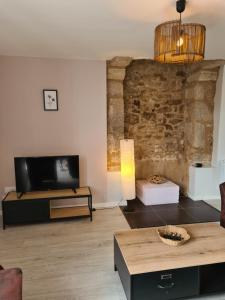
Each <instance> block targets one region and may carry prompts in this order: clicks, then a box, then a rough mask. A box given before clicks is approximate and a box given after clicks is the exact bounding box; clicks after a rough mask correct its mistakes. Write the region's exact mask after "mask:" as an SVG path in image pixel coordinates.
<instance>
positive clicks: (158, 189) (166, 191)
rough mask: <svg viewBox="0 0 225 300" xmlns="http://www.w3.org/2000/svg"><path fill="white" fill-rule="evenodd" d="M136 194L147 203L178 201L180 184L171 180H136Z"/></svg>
mask: <svg viewBox="0 0 225 300" xmlns="http://www.w3.org/2000/svg"><path fill="white" fill-rule="evenodd" d="M136 195H137V197H138V198H139V199H140V200H141V201H142V202H143V203H144V204H145V205H156V204H169V203H178V201H179V186H178V185H176V184H175V183H173V182H171V181H167V182H166V183H162V184H154V183H150V182H149V181H147V180H137V181H136Z"/></svg>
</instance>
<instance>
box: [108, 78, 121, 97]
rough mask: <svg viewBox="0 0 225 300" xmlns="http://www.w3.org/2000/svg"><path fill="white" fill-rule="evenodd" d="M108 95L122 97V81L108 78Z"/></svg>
mask: <svg viewBox="0 0 225 300" xmlns="http://www.w3.org/2000/svg"><path fill="white" fill-rule="evenodd" d="M107 94H108V97H111V98H112V97H114V98H118V97H120V98H122V97H123V82H122V81H116V80H108V84H107Z"/></svg>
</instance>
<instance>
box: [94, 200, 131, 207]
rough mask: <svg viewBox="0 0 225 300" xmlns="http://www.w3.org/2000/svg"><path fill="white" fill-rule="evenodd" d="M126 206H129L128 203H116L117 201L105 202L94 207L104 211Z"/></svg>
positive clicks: (95, 204)
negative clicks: (104, 209)
mask: <svg viewBox="0 0 225 300" xmlns="http://www.w3.org/2000/svg"><path fill="white" fill-rule="evenodd" d="M120 205H121V206H125V205H127V203H126V201H120V202H116V201H114V202H113V201H112V202H103V203H93V207H94V208H95V209H103V208H114V207H117V206H120Z"/></svg>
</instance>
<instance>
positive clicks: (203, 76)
mask: <svg viewBox="0 0 225 300" xmlns="http://www.w3.org/2000/svg"><path fill="white" fill-rule="evenodd" d="M217 77H218V72H215V71H210V70H200V71H197V72H195V73H193V74H191V75H190V76H188V78H187V82H189V83H190V82H193V81H198V82H199V81H216V80H217Z"/></svg>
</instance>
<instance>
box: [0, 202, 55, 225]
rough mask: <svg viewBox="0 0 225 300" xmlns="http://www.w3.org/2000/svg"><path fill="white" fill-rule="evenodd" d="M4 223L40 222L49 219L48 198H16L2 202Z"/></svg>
mask: <svg viewBox="0 0 225 300" xmlns="http://www.w3.org/2000/svg"><path fill="white" fill-rule="evenodd" d="M3 217H4V222H5V224H17V223H29V222H40V221H48V220H49V201H48V200H32V201H31V200H17V201H7V202H4V203H3Z"/></svg>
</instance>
